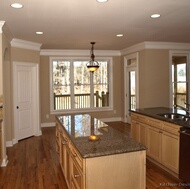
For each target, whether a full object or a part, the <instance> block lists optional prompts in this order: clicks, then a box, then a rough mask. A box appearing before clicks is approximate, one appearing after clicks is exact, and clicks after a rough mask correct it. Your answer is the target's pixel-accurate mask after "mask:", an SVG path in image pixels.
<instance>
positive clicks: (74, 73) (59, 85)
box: [50, 58, 112, 111]
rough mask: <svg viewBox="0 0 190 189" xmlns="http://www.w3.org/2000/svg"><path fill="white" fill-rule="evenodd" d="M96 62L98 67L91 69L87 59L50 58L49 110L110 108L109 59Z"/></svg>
mask: <svg viewBox="0 0 190 189" xmlns="http://www.w3.org/2000/svg"><path fill="white" fill-rule="evenodd" d="M98 62H99V65H100V67H99V69H98V70H97V71H96V72H94V73H91V72H89V71H88V69H87V67H86V64H87V60H80V59H69V60H64V59H62V60H60V59H56V58H52V59H51V70H50V71H51V72H52V78H51V81H52V82H51V83H52V93H53V95H51V98H52V99H51V102H53V106H52V108H51V109H52V111H57V110H59V111H60V110H63V111H66V110H67V111H69V110H72V111H73V110H74V111H77V110H81V109H85V110H86V109H93V108H96V109H101V108H110V102H111V101H110V100H111V99H110V97H111V96H112V95H111V96H110V94H111V90H110V81H111V79H110V76H111V74H110V73H111V59H108V60H99V61H98Z"/></svg>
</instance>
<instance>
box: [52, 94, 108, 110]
mask: <svg viewBox="0 0 190 189" xmlns="http://www.w3.org/2000/svg"><path fill="white" fill-rule="evenodd" d="M74 104H75V108H90V94H89V93H88V94H75V95H74ZM104 106H109V93H105V92H103V91H102V92H101V94H99V91H96V92H95V93H94V107H104ZM54 109H55V110H61V109H71V96H70V95H56V94H55V93H54Z"/></svg>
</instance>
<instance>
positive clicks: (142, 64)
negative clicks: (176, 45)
mask: <svg viewBox="0 0 190 189" xmlns="http://www.w3.org/2000/svg"><path fill="white" fill-rule="evenodd" d="M169 89H170V84H169V50H159V49H146V50H142V51H140V52H139V107H140V108H146V107H169V94H170V91H169Z"/></svg>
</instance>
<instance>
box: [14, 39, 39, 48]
mask: <svg viewBox="0 0 190 189" xmlns="http://www.w3.org/2000/svg"><path fill="white" fill-rule="evenodd" d="M41 45H42V44H41V43H34V42H31V41H25V40H21V39H15V38H14V39H12V41H11V47H16V48H21V49H28V50H35V51H40V47H41Z"/></svg>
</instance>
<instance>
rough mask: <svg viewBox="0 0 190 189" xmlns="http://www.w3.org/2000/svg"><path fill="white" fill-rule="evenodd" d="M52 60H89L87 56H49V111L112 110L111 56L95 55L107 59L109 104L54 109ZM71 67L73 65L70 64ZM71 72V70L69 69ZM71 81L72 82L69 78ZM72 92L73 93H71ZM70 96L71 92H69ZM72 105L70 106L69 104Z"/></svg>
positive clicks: (81, 111) (99, 59) (103, 59)
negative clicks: (104, 105)
mask: <svg viewBox="0 0 190 189" xmlns="http://www.w3.org/2000/svg"><path fill="white" fill-rule="evenodd" d="M53 60H61V61H71V62H74V61H89V57H86V56H85V57H67V56H65V57H63V56H61V57H50V58H49V70H50V113H51V114H61V113H86V112H101V111H112V110H113V60H112V57H96V60H97V61H108V73H109V74H108V77H109V78H108V85H109V106H106V107H91V108H80V109H65V110H64V109H62V110H55V109H54V99H53V92H52V91H53ZM71 68H72V69H73V66H71ZM71 72H73V70H72V71H71ZM71 82H74V81H73V79H72V78H71ZM73 94H74V93H73ZM71 96H72V94H71ZM71 107H72V106H71Z"/></svg>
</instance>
